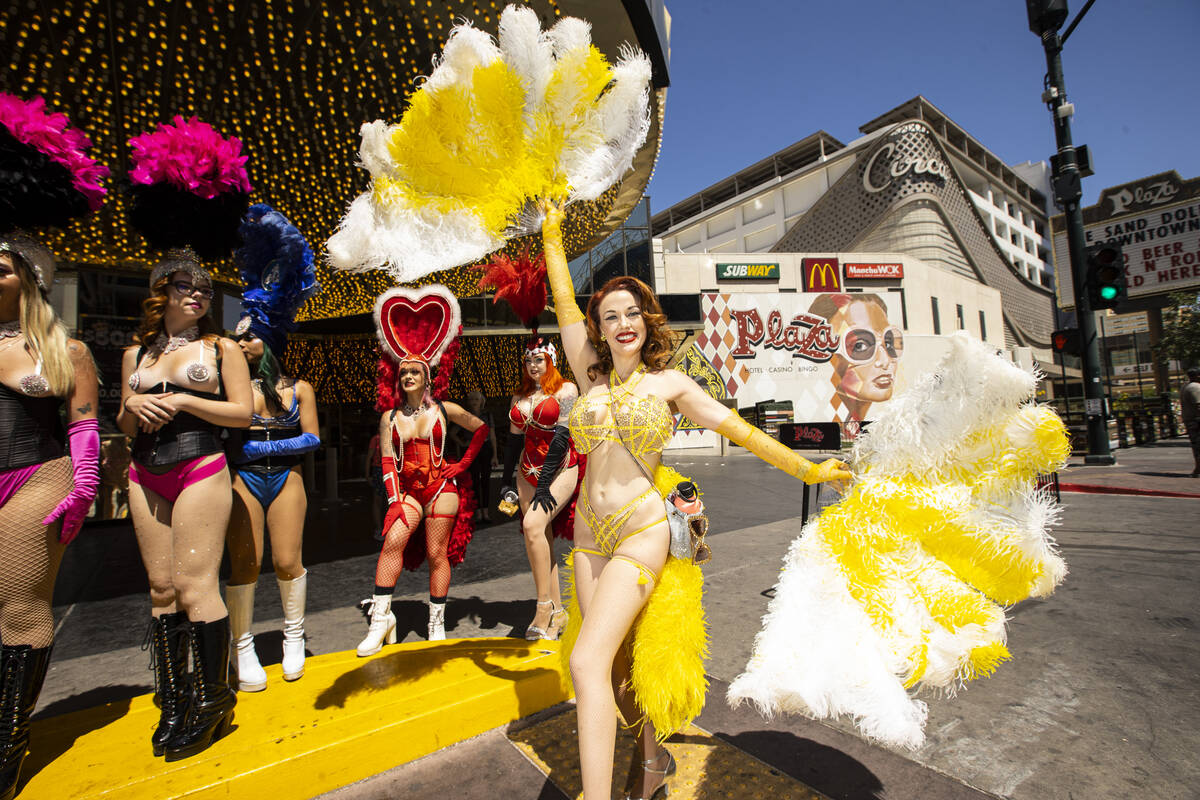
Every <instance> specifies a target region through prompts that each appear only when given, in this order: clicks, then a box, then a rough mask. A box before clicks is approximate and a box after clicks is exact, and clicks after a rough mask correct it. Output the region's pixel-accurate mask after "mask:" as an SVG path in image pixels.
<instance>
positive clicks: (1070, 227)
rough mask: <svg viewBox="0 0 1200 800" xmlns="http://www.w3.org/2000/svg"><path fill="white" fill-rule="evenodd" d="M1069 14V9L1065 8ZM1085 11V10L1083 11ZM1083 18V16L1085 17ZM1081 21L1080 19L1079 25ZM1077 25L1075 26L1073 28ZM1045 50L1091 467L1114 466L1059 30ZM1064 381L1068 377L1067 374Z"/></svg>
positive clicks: (1045, 36)
mask: <svg viewBox="0 0 1200 800" xmlns="http://www.w3.org/2000/svg"><path fill="white" fill-rule="evenodd" d="M1063 7H1064V11H1065V4H1063ZM1084 10H1085V11H1086V8H1085V9H1084ZM1080 16H1082V14H1081V15H1080ZM1076 21H1077V22H1078V20H1076ZM1073 28H1074V26H1073V25H1072V29H1073ZM1041 39H1042V47H1043V48H1045V50H1046V69H1047V75H1046V82H1047V86H1046V91H1045V93H1044V94H1043V95H1042V99H1043V100H1045V101H1046V104H1047V105H1048V106H1049V107H1050V115H1051V117H1052V118H1053V120H1054V138H1055V141H1056V143H1057V144H1058V159H1057V160H1058V170H1057V171H1056V172H1055V173H1054V176H1053V181H1054V195H1055V199H1056V200H1057V201H1058V202H1059V204H1060V205H1061V206H1062V207H1063V216H1064V217H1065V219H1066V223H1067V250H1068V252H1069V253H1070V257H1071V285H1072V286H1073V287H1074V291H1075V316H1076V317H1077V319H1078V324H1079V339H1080V357H1081V358H1082V361H1083V364H1082V370H1081V371H1082V373H1083V397H1084V408H1085V411H1086V414H1087V444H1088V452H1087V455H1086V456H1085V458H1084V462H1085V463H1087V464H1115V463H1116V459H1115V458H1114V457H1113V455H1112V451H1111V450H1110V449H1109V446H1108V421H1107V416H1106V411H1107V409H1106V408H1105V398H1104V385H1103V384H1102V383H1101V382H1100V347H1099V342H1098V340H1097V338H1096V318H1095V315H1094V314H1093V313H1092V307H1091V303H1090V301H1089V300H1088V292H1087V241H1086V239H1085V237H1084V233H1083V210H1082V209H1081V208H1080V206H1079V201H1080V198H1082V197H1083V189H1082V186H1081V175H1080V173H1079V164H1078V161H1077V159H1076V155H1075V146H1074V145H1073V144H1072V143H1071V115H1072V114H1073V113H1074V112H1075V109H1074V106H1072V105H1071V104H1070V103H1068V102H1067V89H1066V85H1065V83H1064V81H1063V69H1062V41H1063V40H1062V39H1061V38H1060V37H1059V35H1058V29H1057V26H1055V27H1054V28H1053V29H1048V30H1044V31H1042V33H1041ZM1064 379H1065V375H1064Z"/></svg>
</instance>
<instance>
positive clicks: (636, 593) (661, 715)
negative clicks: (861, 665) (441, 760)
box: [542, 207, 852, 800]
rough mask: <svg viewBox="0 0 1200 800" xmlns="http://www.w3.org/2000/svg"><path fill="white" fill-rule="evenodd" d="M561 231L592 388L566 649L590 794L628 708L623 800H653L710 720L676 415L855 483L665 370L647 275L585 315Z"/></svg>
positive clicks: (582, 428)
mask: <svg viewBox="0 0 1200 800" xmlns="http://www.w3.org/2000/svg"><path fill="white" fill-rule="evenodd" d="M561 220H562V212H561V211H560V210H559V209H557V208H554V207H549V208H548V209H547V215H546V220H545V223H544V225H543V228H542V236H543V240H544V242H545V250H546V271H547V275H548V276H549V278H550V287H551V289H552V290H553V292H554V299H555V306H556V310H557V313H558V323H559V327H560V329H561V331H562V339H563V349H564V351H565V352H566V355H567V359H568V361H569V362H570V364H571V368H572V369H573V370H574V372H575V375H576V377H578V378H579V382H580V392H581V397H580V399H579V400H578V401H577V402H576V403H575V406H574V408H572V409H571V415H570V428H571V435H572V438H573V439H574V440H575V444H576V447H577V448H578V449H579V451H580V452H581V453H585V454H587V456H588V468H587V471H586V473H585V474H584V485H583V488H582V490H581V491H580V495H579V506H578V509H579V514H578V516H577V519H576V525H575V545H576V549H575V551H574V552H573V553H572V554H571V567H572V591H571V592H570V594H571V595H572V599H571V605H572V606H573V609H572V613H571V614H570V617H571V623H570V625H569V626H568V628H567V635H566V639H565V641H564V643H563V652H564V654H568V655H569V659H570V662H569V663H570V673H571V678H572V680H573V682H574V685H575V696H576V700H577V703H578V706H577V708H578V715H579V756H580V765H581V773H582V776H583V794H584V798H585V800H594V799H595V798H608V797H609V796H610V791H611V782H612V768H613V747H614V741H615V736H616V714H615V711H616V709H617V708H620V710H621V715H622V716H623V717H624V718H625V721H626V723H627V724H628V725H630V726H631V727H632V728H633V730H634V731H635V733H636V736H637V738H638V740H639V749H638V751H637V753H638V754H636V755H635V763H634V765H633V768H632V769H631V770H630V775H629V781H628V783H627V784H626V786H625V793H626V795H625V796H626V797H639V798H640V797H651V796H653V795H654V794H656V793H657V792H658V791H659V789H660V787H662V785H663V783H664V781H665V779H666V777H667V776H668V775H670V774H671V773H673V772H674V759H673V758H672V757H671V755H670V753H669V752H668V751H667V750H666V749H665V748H663V747H662V746H661V744H660V742H661V741H662V740H663V739H665V738H666V737H667V736H669V735H670V734H671V733H673V732H674V731H675V730H678V729H679V728H681V727H683V726H684V725H686V724H687V723H688V722H689V721H690V720H691V719H692V718H693V717H694V716H695V715H696V714H698V713H699V711H700V709H701V707H702V706H703V702H704V690H705V688H706V682H705V678H704V666H703V659H704V655H705V653H706V650H707V641H706V632H705V629H704V621H703V607H702V605H701V597H700V594H701V586H702V578H701V576H700V572H699V567H697V566H694V565H693V564H692V563H691V562H690V561H682V560H679V559H676V558H674V557H668V552H669V547H668V545H669V539H670V536H669V529H668V524H667V520H666V517H665V514H664V511H663V497H664V496H665V494H666V493H667V491H669V490H670V489H671V488H673V487H674V485H675V483H677V482H678V480H679V476H678V475H677V474H675V473H674V472H673V470H669V469H667V468H665V467H663V466H662V464H661V458H662V450H663V448H664V447H665V446H666V444H667V443H668V442H669V441H670V439H671V436H672V434H673V432H674V424H673V415H672V407H675V408H678V410H679V411H681V412H682V413H683V414H685V415H687V417H688V418H689V419H691V420H693V421H694V422H696V423H698V424H700V425H703V426H705V427H707V428H710V429H712V430H715V431H717V432H718V433H720V434H722V435H724V436H727V437H728V438H729V439H731V440H732V441H734V442H736V443H738V444H741V445H743V446H745V447H746V448H747V449H749V450H750V451H751V452H753V453H755V454H756V455H758V456H760V457H761V458H763V459H765V460H766V461H768V462H769V463H772V464H774V465H776V466H778V467H780V468H781V469H784V470H785V471H787V472H788V473H789V474H791V475H794V476H796V477H800V478H803V479H804V480H805V481H806V482H808V483H814V482H817V481H824V480H847V479H850V478H851V477H852V476H851V475H850V473H849V472H848V471H847V470H846V467H845V465H844V464H842V463H841V462H839V461H836V460H833V459H831V460H829V461H826V462H824V463H822V464H820V465H813V464H812V463H810V462H808V461H806V460H805V459H803V458H801V457H800V456H799V455H798V454H796V453H795V452H793V451H791V450H788V449H787V448H785V447H784V446H783V445H781V444H780V443H779V442H777V441H775V440H774V439H771V438H770V437H768V436H767V435H766V434H764V433H763V432H762V431H760V430H758V429H757V428H754V427H752V426H750V425H749V424H747V423H746V422H744V421H743V420H742V418H741V417H740V416H738V415H737V413H736V412H734V411H730V410H729V409H727V408H725V407H724V406H722V405H721V404H720V403H718V402H717V401H716V400H714V399H712V398H711V397H709V395H708V394H706V393H705V392H704V391H703V390H702V389H701V388H700V386H699V385H698V384H696V382H695V381H693V380H692V379H691V378H689V377H687V376H686V375H684V374H683V373H682V372H679V371H677V370H673V369H666V364H667V361H668V360H669V358H670V354H671V347H670V344H671V340H670V334H669V332H668V330H667V328H666V324H665V323H666V317H665V316H664V315H663V313H662V309H661V307H660V306H659V303H658V299H657V298H656V297H655V296H654V293H653V291H651V289H650V287H648V286H647V285H646V284H644V283H642V282H641V281H639V280H637V279H636V278H614V279H613V280H611V281H609V282H608V283H607V284H605V285H604V286H603V287H602V288H601V289H600V290H599V291H598V292H596V294H594V295H593V296H592V298H591V300H590V302H589V303H588V312H587V317H586V318H585V317H584V315H583V314H581V313H580V311H579V308H578V307H577V306H576V305H575V289H574V285H573V283H572V281H571V276H570V272H569V270H568V268H567V260H566V256H565V254H564V252H563V247H562V235H561V231H560V230H559V225H560V223H561ZM585 322H586V324H585ZM635 459H636V461H635ZM639 462H640V464H639ZM650 475H654V481H653V482H652V481H651V480H650V478H649V476H650ZM639 760H640V762H641V763H640V764H639V763H637V762H638V761H639Z"/></svg>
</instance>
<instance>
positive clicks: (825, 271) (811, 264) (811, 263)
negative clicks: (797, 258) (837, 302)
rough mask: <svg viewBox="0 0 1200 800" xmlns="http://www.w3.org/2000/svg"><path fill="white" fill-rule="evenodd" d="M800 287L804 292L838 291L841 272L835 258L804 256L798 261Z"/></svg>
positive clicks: (839, 289)
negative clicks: (804, 257)
mask: <svg viewBox="0 0 1200 800" xmlns="http://www.w3.org/2000/svg"><path fill="white" fill-rule="evenodd" d="M800 270H801V273H802V275H801V281H802V288H803V290H804V291H806V292H840V291H841V290H842V273H841V270H840V269H838V260H837V259H836V258H806V259H803V260H802V261H801V262H800Z"/></svg>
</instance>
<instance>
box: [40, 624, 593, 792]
mask: <svg viewBox="0 0 1200 800" xmlns="http://www.w3.org/2000/svg"><path fill="white" fill-rule="evenodd" d="M557 649H558V643H557V642H546V641H541V642H526V641H523V640H520V639H458V640H451V641H446V642H418V643H413V644H405V645H399V646H393V647H386V648H384V650H383V652H382V653H380V654H379V655H376V656H372V657H371V658H366V659H361V658H358V657H357V656H355V654H354V653H353V652H352V651H350V652H345V653H332V654H329V655H323V656H316V657H312V658H309V659H308V661H307V663H306V665H305V676H304V677H303V678H301V679H300V680H298V681H294V682H291V683H287V682H285V681H284V680H283V678H282V675H281V673H280V669H279V667H278V665H276V666H272V667H268V668H267V676H268V680H269V683H268V685H267V690H266V691H264V692H257V693H253V694H246V693H243V694H239V695H238V705H237V709H236V711H235V716H234V724H235V728H234V730H233V731H232V732H231V733H230V734H229V735H228V736H226V737H225V738H224V739H221V740H220V741H219V742H217V743H216V744H214V745H213V746H212V747H211V748H209V749H208V750H206V751H205V752H203V753H201V754H199V755H197V756H195V757H193V758H190V759H186V760H184V761H176V762H172V763H167V762H165V761H163V759H161V758H155V757H154V756H153V754H152V753H151V751H150V734H151V731H152V730H153V728H154V725H155V723H156V722H157V719H158V710H157V709H156V708H155V707H154V705H153V703H152V701H151V696H150V695H143V696H141V697H136V698H133V699H132V700H126V701H121V702H115V703H108V704H106V705H103V706H99V707H97V708H91V709H87V710H85V711H79V712H76V713H73V714H65V715H62V716H59V717H53V718H51V719H47V720H40V721H38V722H36V723H34V726H33V732H32V742H31V748H30V750H31V752H30V755H29V758H28V759H27V760H26V762H25V767H24V769H23V770H22V774H23V776H25V777H26V778H27V781H28V782H27V784H26V785H25V787H24V789H23V790H22V792H21V795H20V796H21V798H22V800H61V799H62V798H78V799H79V800H91V799H92V798H121V800H141V799H142V798H146V800H151V799H153V800H165V799H166V798H189V799H190V798H212V797H236V798H262V799H263V800H291V799H292V798H296V799H297V800H299V798H310V797H313V796H314V795H317V794H320V793H322V792H326V791H330V790H332V789H335V788H338V787H341V786H345V785H348V784H350V783H354V782H355V781H358V780H362V779H363V778H366V777H369V776H371V775H374V774H377V773H379V772H383V771H384V770H387V769H391V768H392V767H395V766H398V765H400V764H404V763H407V762H409V761H412V760H414V759H417V758H420V757H422V756H425V755H427V754H429V753H432V752H434V751H436V750H439V749H441V748H443V747H446V746H448V745H451V744H454V743H456V742H460V741H463V740H464V739H468V738H470V737H472V736H476V735H478V734H480V733H483V732H484V731H487V730H491V729H493V728H497V727H499V726H501V725H505V724H507V723H509V722H512V721H514V720H517V719H520V718H522V717H526V716H528V715H530V714H533V713H535V712H537V711H540V710H542V709H545V708H548V707H550V706H552V705H554V704H556V703H560V702H562V701H563V700H566V699H567V696H568V695H567V693H566V691H565V690H564V688H563V686H562V681H561V680H560V676H559V658H558V652H557ZM571 716H572V719H573V718H574V715H573V714H572V715H571Z"/></svg>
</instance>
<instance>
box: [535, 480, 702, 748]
mask: <svg viewBox="0 0 1200 800" xmlns="http://www.w3.org/2000/svg"><path fill="white" fill-rule="evenodd" d="M684 480H687V478H685V477H684V476H683V475H681V474H679V472H677V471H676V470H674V469H672V468H671V467H668V466H665V465H662V464H660V465H659V467H658V469H657V470H656V471H655V473H654V483H655V486H656V488H658V490H659V492H660V493H663V494H666V493H669V492H670V490H671V489H674V488H675V486H676V485H677V484H678V483H679V482H680V481H684ZM565 565H566V571H567V579H566V587H565V589H564V593H563V597H564V602H565V603H566V604H567V610H568V613H569V614H570V618H569V621H568V623H567V628H566V630H565V631H563V636H562V645H561V647H560V649H559V658H560V659H561V667H562V679H563V681H564V688H566V689H567V690H568V691H569V690H570V689H571V683H570V681H571V669H570V665H571V651H572V650H573V649H574V647H575V642H576V641H578V639H579V630H580V626H581V624H582V619H583V615H582V614H581V613H580V609H579V601H578V597H577V593H576V586H575V564H574V554H571V555H568V556H567V558H566V561H565ZM628 642H629V646H630V655H631V656H632V658H631V663H632V673H633V674H632V684H633V691H634V695H635V697H636V698H637V703H638V708H640V709H641V710H642V713H643V714H644V715H645V719H647V720H649V721H650V722H651V723H653V724H654V729H655V735H656V737H657V738H658V740H659V741H660V742H661V741H664V740H666V739H667V737H669V736H671V735H672V734H674V733H676V732H678V731H680V730H683V729H684V728H685V727H687V725H688V724H689V723H691V721H692V720H693V719H695V718H696V717H697V716H699V714H700V712H701V711H702V710H703V709H704V698H705V695H706V694H707V690H708V678H707V675H706V673H705V669H704V664H705V661H706V660H707V659H708V652H709V649H708V623H707V620H706V618H705V614H704V575H703V573H702V572H701V570H700V568H699V567H697V566H695V565H694V564H692V563H691V562H689V561H684V560H680V559H677V558H675V557H673V556H668V557H667V563H666V564H665V565H663V569H662V574H660V575H659V578H658V583H657V584H655V586H654V591H652V592H651V593H650V599H649V600H648V601H647V602H646V606H645V608H643V609H642V612H641V614H639V615H638V617H637V619H636V620H635V621H634V624H633V628H632V630H631V631H630V638H629V640H628ZM628 721H629V722H631V723H632V722H633V721H632V720H628Z"/></svg>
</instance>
